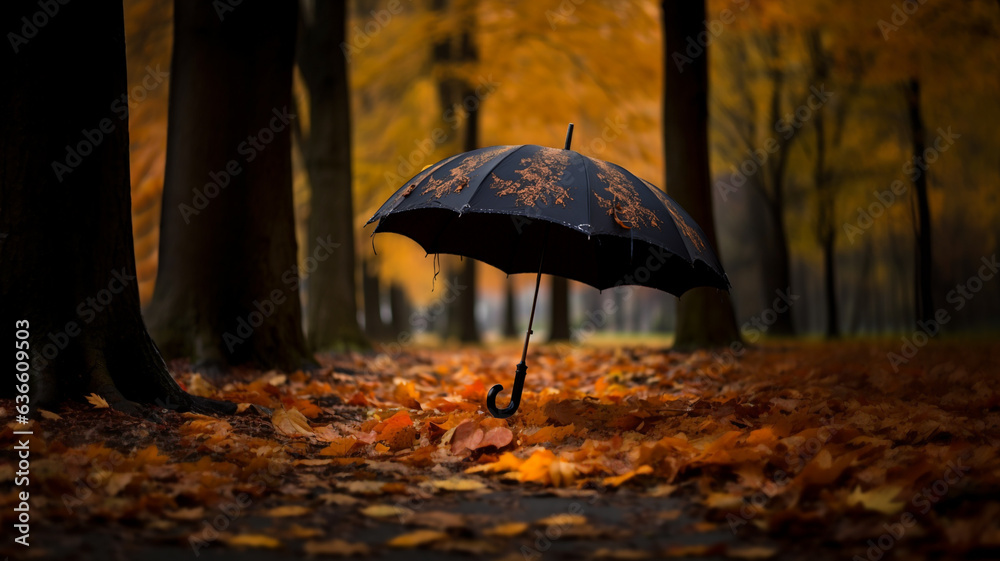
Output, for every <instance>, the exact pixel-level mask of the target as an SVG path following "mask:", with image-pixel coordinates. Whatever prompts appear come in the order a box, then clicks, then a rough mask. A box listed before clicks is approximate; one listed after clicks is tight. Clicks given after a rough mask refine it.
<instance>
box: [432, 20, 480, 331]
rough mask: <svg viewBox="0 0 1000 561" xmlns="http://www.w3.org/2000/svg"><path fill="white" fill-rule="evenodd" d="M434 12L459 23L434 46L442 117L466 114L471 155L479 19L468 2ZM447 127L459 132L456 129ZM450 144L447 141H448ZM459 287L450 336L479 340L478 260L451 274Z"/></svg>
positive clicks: (463, 137)
mask: <svg viewBox="0 0 1000 561" xmlns="http://www.w3.org/2000/svg"><path fill="white" fill-rule="evenodd" d="M432 4H433V9H434V11H436V12H438V13H439V14H442V17H445V18H448V17H449V15H447V11H448V10H454V13H453V14H451V16H450V17H453V18H456V19H457V21H459V29H458V31H457V32H454V33H448V34H445V35H443V36H442V37H440V38H439V39H438V40H437V41H435V42H434V43H433V45H432V58H433V61H434V64H435V66H436V69H435V73H436V75H437V76H438V79H437V90H438V100H439V102H440V107H441V116H442V119H443V120H445V121H448V120H449V117H448V116H455V115H457V114H461V113H464V119H462V120H460V121H456V122H457V123H460V126H459V128H461V133H460V136H459V137H458V140H459V141H460V142H461V144H460V151H462V152H468V151H470V150H475V149H476V148H479V104H480V103H481V100H480V99H479V97H478V96H477V95H476V91H475V85H474V84H471V83H470V82H469V81H468V80H467V79H465V78H464V77H463V75H462V74H461V67H462V66H463V65H472V64H475V63H476V61H478V59H479V52H478V50H477V49H476V43H475V37H474V36H475V33H476V16H475V12H474V7H475V4H474V3H469V2H467V1H465V0H452V1H451V2H449V1H448V0H434V1H433V2H432ZM446 128H450V129H453V130H454V129H455V127H454V126H449V127H446ZM446 142H447V141H446ZM451 277H452V283H453V285H454V287H456V290H457V292H456V298H455V300H454V302H453V303H452V304H451V306H450V307H449V316H448V336H449V337H451V338H456V339H458V340H459V341H462V342H463V343H474V342H477V341H479V327H478V326H477V325H476V260H475V259H462V260H460V262H459V265H458V270H457V271H456V272H454V273H452V275H451Z"/></svg>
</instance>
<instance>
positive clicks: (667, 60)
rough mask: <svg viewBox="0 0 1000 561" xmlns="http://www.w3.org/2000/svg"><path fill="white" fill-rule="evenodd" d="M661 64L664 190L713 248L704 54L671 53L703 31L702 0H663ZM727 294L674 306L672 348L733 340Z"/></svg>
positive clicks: (708, 291) (692, 296) (703, 293)
mask: <svg viewBox="0 0 1000 561" xmlns="http://www.w3.org/2000/svg"><path fill="white" fill-rule="evenodd" d="M662 9H663V32H664V33H663V34H664V42H663V45H664V66H665V67H666V68H665V76H666V84H665V86H664V89H663V90H664V96H663V106H664V108H663V116H664V119H663V121H664V123H663V125H664V126H663V132H664V134H663V137H664V149H665V151H666V157H665V161H666V167H667V189H668V191H669V193H670V196H671V197H672V198H673V199H674V200H675V201H677V203H678V204H679V205H681V206H682V207H683V208H684V209H685V210H687V212H688V213H689V214H690V215H691V217H692V218H694V220H695V221H696V222H698V224H699V225H700V226H701V228H702V230H704V232H705V236H706V237H707V238H708V239H707V241H708V244H709V245H710V246H711V247H713V248H715V247H717V244H716V241H715V221H714V219H713V217H712V197H711V194H710V191H709V189H710V182H709V179H710V178H709V169H708V53H704V54H702V55H701V56H698V57H694V58H693V59H691V61H690V62H687V63H685V64H683V67H682V68H679V67H678V64H677V61H675V59H674V58H673V56H672V55H673V54H674V53H681V54H683V53H684V50H685V49H686V48H687V45H686V41H687V38H689V37H695V36H697V34H698V33H701V32H703V31H704V30H705V29H704V26H705V24H704V21H705V19H706V16H705V2H704V0H697V1H686V2H675V1H671V0H663V2H662ZM739 340H740V335H739V332H738V331H737V329H736V319H735V317H734V315H733V305H732V303H731V302H730V299H729V293H727V292H725V291H721V290H717V289H714V288H695V289H693V290H690V291H689V292H687V293H686V294H684V296H683V297H682V298H681V299H680V302H679V304H678V306H677V336H676V339H675V342H674V346H675V347H676V348H693V347H707V346H718V345H729V344H731V343H733V342H734V341H739Z"/></svg>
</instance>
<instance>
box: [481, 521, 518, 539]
mask: <svg viewBox="0 0 1000 561" xmlns="http://www.w3.org/2000/svg"><path fill="white" fill-rule="evenodd" d="M527 529H528V524H527V523H525V522H508V523H507V524H500V525H499V526H494V527H492V528H490V529H488V530H486V531H485V532H483V533H484V534H486V535H487V536H494V537H498V538H512V537H514V536H517V535H520V534H523V533H524V531H525V530H527Z"/></svg>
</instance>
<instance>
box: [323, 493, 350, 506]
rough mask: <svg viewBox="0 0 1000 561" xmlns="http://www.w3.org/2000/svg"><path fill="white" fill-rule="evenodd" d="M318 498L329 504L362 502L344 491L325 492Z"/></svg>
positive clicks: (348, 504) (343, 504) (342, 504)
mask: <svg viewBox="0 0 1000 561" xmlns="http://www.w3.org/2000/svg"><path fill="white" fill-rule="evenodd" d="M316 498H318V499H319V500H321V501H323V503H324V504H328V505H340V506H351V505H354V504H358V503H359V502H361V501H359V500H358V499H355V498H354V497H352V496H350V495H344V494H342V493H323V494H322V495H320V496H319V497H316Z"/></svg>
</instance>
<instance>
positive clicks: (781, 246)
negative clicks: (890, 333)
mask: <svg viewBox="0 0 1000 561" xmlns="http://www.w3.org/2000/svg"><path fill="white" fill-rule="evenodd" d="M771 37H772V39H771V40H772V45H773V49H774V50H773V54H774V56H775V58H777V57H778V54H779V51H778V49H779V46H778V41H777V38H776V37H775V36H771ZM775 62H776V61H772V64H774V67H773V68H771V69H770V70H769V72H768V75H769V76H770V78H771V84H772V90H771V109H770V111H771V115H770V120H769V122H770V123H777V122H778V120H779V119H781V118H782V116H781V92H782V90H783V89H784V84H785V73H784V71H783V70H782V69H781V68H780V66H779V65H778V64H775ZM790 149H791V144H790V143H789V142H785V143H784V145H783V146H782V147H781V149H780V151H779V152H778V153H777V154H774V156H773V157H771V159H769V160H768V170H769V172H770V174H769V177H770V180H771V197H770V198H769V199H768V200H767V205H768V210H769V211H770V212H769V217H770V219H771V231H772V232H773V235H774V241H773V250H774V256H773V259H774V267H772V268H770V271H769V273H768V274H767V275H766V278H767V280H768V282H767V288H768V293H767V295H766V296H765V300H764V301H765V302H771V301H773V299H774V298H775V297H776V296H777V292H778V291H782V292H788V291H790V290H791V287H792V275H791V267H790V266H789V254H788V253H789V252H788V234H787V229H786V228H785V170H786V169H787V168H788V150H790ZM774 311H775V313H776V314H777V317H776V319H775V321H774V323H773V324H772V325H771V327H770V328H769V330H768V334H769V335H786V336H787V335H794V334H795V326H794V324H793V323H792V309H791V306H789V307H787V308H786V309H785V310H784V311H778V310H774Z"/></svg>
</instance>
